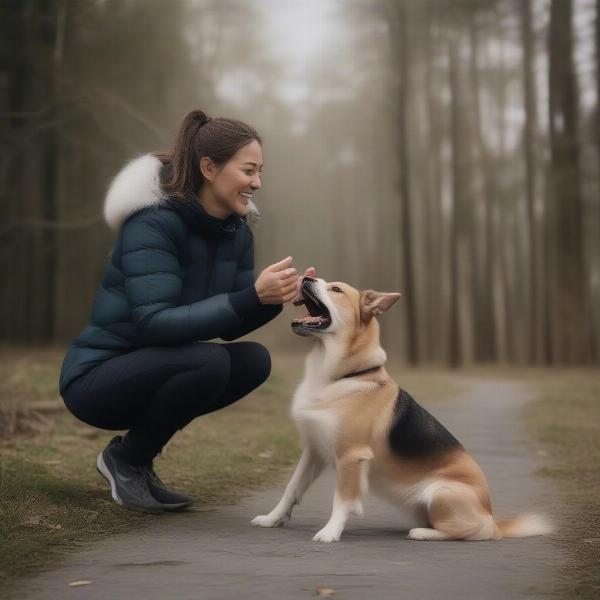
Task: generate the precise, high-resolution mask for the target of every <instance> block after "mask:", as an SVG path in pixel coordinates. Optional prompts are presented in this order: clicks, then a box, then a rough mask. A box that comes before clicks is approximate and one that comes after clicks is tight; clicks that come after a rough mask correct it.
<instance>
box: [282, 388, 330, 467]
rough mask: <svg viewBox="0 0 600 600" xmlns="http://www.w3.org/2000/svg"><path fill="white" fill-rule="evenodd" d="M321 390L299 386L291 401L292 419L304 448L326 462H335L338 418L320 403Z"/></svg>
mask: <svg viewBox="0 0 600 600" xmlns="http://www.w3.org/2000/svg"><path fill="white" fill-rule="evenodd" d="M320 392H321V390H319V389H318V388H313V387H310V386H308V385H301V386H300V387H299V388H298V390H297V391H296V394H295V395H294V399H293V401H292V417H293V419H294V423H295V424H296V428H297V429H298V432H299V433H300V437H301V438H302V441H303V443H304V445H305V446H310V447H311V448H312V449H313V450H315V451H316V452H317V453H318V454H319V455H320V456H321V457H322V458H323V459H324V460H325V461H326V462H328V463H331V464H333V463H334V462H335V443H336V438H337V431H338V420H339V419H338V416H337V414H336V412H335V411H334V410H332V409H331V408H327V406H324V405H323V403H322V402H320V401H319V400H320V395H319V393H320Z"/></svg>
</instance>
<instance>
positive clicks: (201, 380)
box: [59, 110, 297, 513]
mask: <svg viewBox="0 0 600 600" xmlns="http://www.w3.org/2000/svg"><path fill="white" fill-rule="evenodd" d="M261 143H262V142H261V139H260V137H259V135H258V134H257V132H256V131H255V130H254V129H253V128H252V127H250V126H249V125H247V124H245V123H243V122H240V121H237V120H234V119H225V118H214V119H210V118H208V117H207V116H206V115H205V113H204V112H202V111H199V110H198V111H192V112H191V113H189V114H188V115H186V117H185V118H184V120H183V122H182V124H181V127H180V130H179V132H178V134H177V136H176V139H175V143H174V145H173V148H172V149H171V150H170V151H169V152H167V153H161V154H158V153H157V154H146V155H143V156H141V157H138V158H136V159H135V160H133V161H131V162H130V163H128V164H127V165H126V166H125V167H124V168H123V170H122V171H121V172H120V173H119V174H118V175H117V176H116V177H115V179H114V180H113V182H112V184H111V186H110V188H109V190H108V194H107V196H106V200H105V205H104V215H105V219H106V221H107V223H108V225H109V226H110V227H111V228H112V229H113V230H114V231H115V232H116V233H117V237H116V240H115V242H114V246H113V249H112V254H111V258H110V260H109V262H108V264H107V267H106V272H105V274H104V277H103V280H102V282H101V284H100V286H99V288H98V290H97V292H96V296H95V300H94V303H93V307H92V311H91V318H90V322H89V324H88V325H87V327H86V328H85V329H84V330H83V331H82V332H81V333H80V335H79V336H78V337H77V338H76V339H74V340H73V341H72V343H71V344H70V346H69V348H68V349H67V353H66V355H65V357H64V360H63V364H62V368H61V373H60V381H59V389H60V393H61V395H62V397H63V399H64V401H65V404H66V406H67V408H68V409H69V410H70V411H71V412H72V413H73V414H74V415H75V416H76V417H77V418H78V419H80V420H81V421H83V422H85V423H87V424H89V425H92V426H94V427H98V428H101V429H108V430H127V432H126V434H125V435H124V436H123V437H121V436H116V437H114V438H113V439H112V440H111V442H110V443H109V444H108V446H107V447H106V448H105V449H104V450H103V451H102V452H101V453H100V454H99V456H98V459H97V468H98V470H99V471H100V473H101V474H102V475H103V476H104V477H105V478H106V479H107V481H108V482H109V484H110V486H111V493H112V497H113V499H114V500H115V501H116V502H117V503H119V504H122V505H123V506H126V507H127V508H131V509H135V510H141V511H145V512H150V513H160V512H162V511H163V510H172V509H179V508H182V507H185V506H188V505H189V504H191V502H192V500H191V499H190V498H189V497H187V496H184V495H183V494H180V493H178V492H175V491H171V490H169V489H167V488H166V487H165V485H164V484H163V483H162V481H161V480H160V479H159V478H158V476H157V475H156V473H155V471H154V468H153V459H154V458H155V457H156V455H157V454H158V453H159V452H160V451H161V449H162V448H163V446H164V445H165V444H166V443H167V442H168V441H169V440H170V439H171V437H172V436H173V435H174V434H175V433H176V432H177V430H179V429H182V428H183V427H185V426H186V425H187V424H188V423H189V422H190V421H192V419H194V418H196V417H198V416H200V415H204V414H206V413H210V412H213V411H215V410H218V409H220V408H223V407H225V406H228V405H229V404H232V403H233V402H236V401H237V400H239V399H240V398H242V397H244V396H245V395H247V394H248V393H249V392H250V391H252V390H254V389H255V388H257V387H258V386H260V385H261V384H262V383H263V382H264V381H265V380H266V379H267V378H268V377H269V374H270V371H271V359H270V355H269V352H268V350H267V349H266V348H265V347H264V346H263V345H261V344H258V343H256V342H252V341H243V342H232V340H235V339H236V338H238V337H240V336H243V335H245V334H247V333H249V332H251V331H254V330H256V329H257V328H259V327H261V326H263V325H265V324H266V323H268V322H269V321H271V320H272V319H273V318H274V317H276V316H277V315H278V314H279V313H280V312H281V310H282V306H283V304H284V303H286V302H290V301H291V300H292V299H293V297H294V296H295V290H296V282H297V273H296V269H295V268H293V267H292V265H291V263H292V258H291V257H289V256H288V257H287V258H285V259H283V260H281V261H279V262H278V263H275V264H273V265H271V266H269V267H267V268H266V269H265V270H264V271H262V273H260V275H259V277H258V278H257V279H256V281H255V279H254V249H253V235H252V231H251V230H250V228H249V226H248V223H247V218H246V217H247V215H248V213H249V212H250V211H256V207H255V206H254V203H253V202H252V194H253V193H254V191H255V190H257V189H259V188H260V187H261V182H260V171H261V169H262V151H261ZM214 338H221V339H222V340H225V342H227V343H217V342H213V341H208V340H213V339H214Z"/></svg>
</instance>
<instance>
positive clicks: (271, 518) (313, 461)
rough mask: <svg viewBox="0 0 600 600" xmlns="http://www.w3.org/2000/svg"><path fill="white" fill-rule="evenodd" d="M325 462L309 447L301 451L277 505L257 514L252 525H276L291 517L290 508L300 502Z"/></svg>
mask: <svg viewBox="0 0 600 600" xmlns="http://www.w3.org/2000/svg"><path fill="white" fill-rule="evenodd" d="M324 466H325V463H324V462H323V460H322V459H321V457H319V456H318V455H317V454H315V453H314V452H313V451H311V450H310V449H309V448H305V449H304V450H303V451H302V456H301V457H300V460H299V462H298V465H297V466H296V470H295V471H294V474H293V475H292V478H291V479H290V481H289V483H288V484H287V487H286V488H285V492H284V493H283V496H282V498H281V500H280V501H279V503H278V504H277V506H276V507H275V508H274V509H273V510H272V511H271V512H270V513H269V514H268V515H259V516H258V517H254V519H252V525H260V526H261V527H276V526H277V525H280V524H281V523H282V522H283V521H284V519H285V518H286V517H287V519H288V520H289V519H291V518H292V509H293V508H294V506H295V505H296V504H299V503H300V499H301V498H302V496H303V495H304V492H306V490H307V489H308V488H309V487H310V484H311V483H312V482H313V481H314V480H315V479H316V478H317V477H318V476H319V475H320V474H321V473H322V471H323V467H324Z"/></svg>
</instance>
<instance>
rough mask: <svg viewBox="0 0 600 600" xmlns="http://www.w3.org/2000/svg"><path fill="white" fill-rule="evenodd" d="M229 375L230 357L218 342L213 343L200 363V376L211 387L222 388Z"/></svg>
mask: <svg viewBox="0 0 600 600" xmlns="http://www.w3.org/2000/svg"><path fill="white" fill-rule="evenodd" d="M230 376H231V357H230V356H229V352H227V350H225V348H223V346H222V345H220V344H214V346H213V347H212V348H211V351H210V353H209V355H208V357H207V358H206V361H205V363H204V364H203V365H202V378H203V380H204V381H206V383H209V384H210V385H211V386H213V387H220V388H224V387H225V386H226V385H227V383H228V381H229V378H230Z"/></svg>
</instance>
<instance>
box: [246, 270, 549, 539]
mask: <svg viewBox="0 0 600 600" xmlns="http://www.w3.org/2000/svg"><path fill="white" fill-rule="evenodd" d="M399 297H400V294H398V293H381V292H375V291H373V290H364V291H358V290H356V289H355V288H353V287H351V286H350V285H348V284H346V283H340V282H333V283H331V282H327V281H325V280H323V279H319V278H316V277H310V276H304V277H300V278H299V294H298V296H297V298H296V300H295V301H294V304H296V305H300V304H303V305H305V307H306V308H307V310H308V313H309V314H308V315H307V316H306V317H304V318H300V319H294V320H293V321H292V328H293V331H294V332H295V333H297V334H298V335H303V336H306V335H310V336H314V337H315V338H316V342H315V345H314V347H313V348H312V350H311V352H310V353H309V354H308V356H307V359H306V364H305V375H304V379H303V380H302V382H301V383H300V384H299V386H298V388H297V390H296V392H295V394H294V397H293V401H292V416H293V418H294V421H295V423H296V426H297V428H298V431H299V432H300V436H301V440H302V443H303V447H304V449H303V452H302V456H301V458H300V461H299V463H298V466H297V467H296V470H295V472H294V474H293V476H292V478H291V480H290V482H289V483H288V485H287V488H286V490H285V493H284V494H283V497H282V498H281V500H280V502H279V503H278V504H277V506H276V507H275V508H274V509H273V510H272V511H271V512H270V513H269V514H267V515H261V516H258V517H255V518H254V519H253V521H252V523H253V524H254V525H260V526H263V527H275V526H277V525H279V524H280V523H282V522H283V521H284V520H286V519H289V518H291V513H292V508H293V507H294V505H295V504H297V503H298V502H299V501H300V498H301V497H302V495H303V494H304V492H305V491H306V490H307V488H308V487H309V486H310V485H311V483H312V482H313V481H314V480H315V479H316V478H317V477H318V476H319V475H320V473H321V472H322V471H323V468H324V467H325V466H326V465H328V464H329V465H333V466H334V467H335V469H336V478H337V484H336V490H335V495H334V501H333V512H332V514H331V517H330V519H329V521H328V522H327V524H326V525H325V527H323V529H321V530H320V531H319V532H318V533H317V534H316V535H315V536H314V537H313V540H315V541H321V542H333V541H338V540H339V539H340V536H341V534H342V531H343V530H344V527H345V525H346V521H347V520H348V517H349V515H350V514H351V513H355V514H362V502H361V498H362V496H363V494H364V493H365V492H366V491H367V489H368V488H371V489H372V490H373V491H374V492H375V493H377V494H378V495H380V496H382V497H384V498H385V499H387V500H389V501H391V502H392V503H394V504H395V505H397V506H398V507H401V508H402V509H403V512H404V513H405V514H406V512H407V511H408V514H409V516H410V519H411V521H412V522H413V524H414V527H413V528H412V529H410V531H409V534H408V536H409V537H410V538H412V539H415V540H489V539H499V538H501V537H525V536H530V535H540V534H543V533H546V532H548V531H549V530H550V528H549V526H548V524H547V523H546V521H545V519H543V518H542V517H540V516H537V515H523V516H520V517H515V518H513V519H508V520H504V521H495V520H494V517H493V516H492V507H491V502H490V493H489V488H488V484H487V482H486V479H485V476H484V474H483V472H482V470H481V468H480V467H479V465H478V464H477V463H476V462H475V460H474V459H473V458H472V457H471V456H470V455H469V454H468V453H467V452H466V450H465V449H464V448H463V446H462V445H461V444H460V442H459V441H458V440H457V439H456V438H455V437H454V436H453V435H452V434H451V433H450V432H449V431H448V430H447V429H445V428H444V426H443V425H442V424H441V423H439V422H438V421H437V420H436V419H435V418H434V417H433V416H432V415H431V414H430V413H428V412H427V411H426V410H425V409H424V408H423V407H421V406H420V405H419V404H418V403H417V402H415V400H414V399H413V398H412V397H411V396H410V395H409V394H408V392H406V391H405V390H403V389H401V388H399V386H398V385H397V384H396V383H395V382H394V381H393V380H392V379H391V377H390V376H389V374H388V373H387V371H386V369H385V366H384V364H385V361H386V353H385V351H384V350H383V348H382V347H381V346H380V343H379V324H378V322H377V319H376V318H375V317H376V316H377V315H379V314H381V313H382V312H383V311H386V310H387V309H389V308H390V307H391V306H392V305H393V304H394V303H395V302H396V301H397V300H398V298H399Z"/></svg>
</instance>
